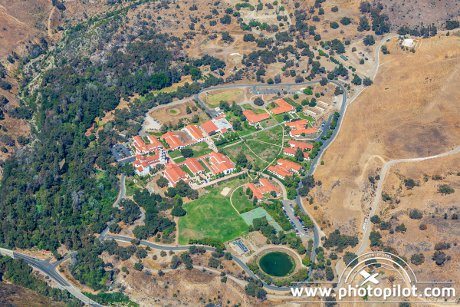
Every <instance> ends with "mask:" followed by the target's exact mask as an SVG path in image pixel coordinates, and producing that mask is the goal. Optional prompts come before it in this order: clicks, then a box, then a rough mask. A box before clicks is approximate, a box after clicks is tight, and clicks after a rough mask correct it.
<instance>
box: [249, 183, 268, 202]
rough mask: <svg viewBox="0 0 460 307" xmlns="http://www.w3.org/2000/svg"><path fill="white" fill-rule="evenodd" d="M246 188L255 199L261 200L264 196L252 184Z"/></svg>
mask: <svg viewBox="0 0 460 307" xmlns="http://www.w3.org/2000/svg"><path fill="white" fill-rule="evenodd" d="M248 188H249V189H250V190H251V191H252V194H253V195H254V197H255V198H257V199H262V198H263V197H264V195H263V194H262V192H261V191H260V190H259V188H258V187H256V185H255V184H254V183H252V182H250V183H248Z"/></svg>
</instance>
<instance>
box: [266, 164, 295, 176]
mask: <svg viewBox="0 0 460 307" xmlns="http://www.w3.org/2000/svg"><path fill="white" fill-rule="evenodd" d="M268 171H269V172H272V173H274V174H276V175H279V177H281V178H286V177H290V176H292V173H290V172H288V171H287V170H285V169H284V168H282V167H281V166H279V165H272V166H269V167H268Z"/></svg>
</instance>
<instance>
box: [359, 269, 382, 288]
mask: <svg viewBox="0 0 460 307" xmlns="http://www.w3.org/2000/svg"><path fill="white" fill-rule="evenodd" d="M359 274H361V276H362V277H364V281H363V282H362V283H361V284H360V286H362V285H364V284H366V283H368V282H371V283H373V284H374V285H378V284H379V281H378V280H377V278H376V277H377V275H379V273H375V274H372V275H371V274H369V273H367V272H366V271H365V270H361V272H359Z"/></svg>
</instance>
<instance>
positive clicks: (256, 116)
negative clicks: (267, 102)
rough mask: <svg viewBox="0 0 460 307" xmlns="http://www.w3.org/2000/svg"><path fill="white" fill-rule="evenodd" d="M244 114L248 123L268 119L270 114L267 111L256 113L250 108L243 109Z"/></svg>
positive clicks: (251, 123) (252, 123)
mask: <svg viewBox="0 0 460 307" xmlns="http://www.w3.org/2000/svg"><path fill="white" fill-rule="evenodd" d="M243 114H244V116H246V119H247V120H248V122H249V124H250V125H254V124H256V123H258V122H261V121H263V120H266V119H269V118H270V115H269V114H268V113H265V112H264V113H261V114H256V113H254V112H253V111H252V110H244V111H243Z"/></svg>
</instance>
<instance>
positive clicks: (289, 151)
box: [283, 147, 309, 159]
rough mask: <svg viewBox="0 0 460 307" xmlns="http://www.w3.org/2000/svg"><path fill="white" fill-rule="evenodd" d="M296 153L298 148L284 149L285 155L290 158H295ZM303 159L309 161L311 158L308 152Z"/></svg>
mask: <svg viewBox="0 0 460 307" xmlns="http://www.w3.org/2000/svg"><path fill="white" fill-rule="evenodd" d="M296 152H297V148H292V147H286V148H284V149H283V154H285V155H286V156H289V157H295V154H296ZM303 157H304V158H306V159H308V157H309V155H308V152H304V153H303Z"/></svg>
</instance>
